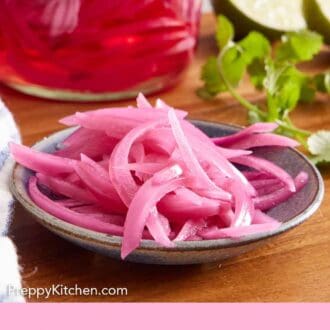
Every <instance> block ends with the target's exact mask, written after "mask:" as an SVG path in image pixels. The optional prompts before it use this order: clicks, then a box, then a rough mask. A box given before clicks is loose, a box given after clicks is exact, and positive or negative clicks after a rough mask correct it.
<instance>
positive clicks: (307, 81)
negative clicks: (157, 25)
mask: <svg viewBox="0 0 330 330" xmlns="http://www.w3.org/2000/svg"><path fill="white" fill-rule="evenodd" d="M234 34H235V31H234V27H233V24H232V23H231V22H230V21H229V20H228V19H227V18H226V17H225V16H222V15H220V16H219V17H218V22H217V29H216V41H217V45H218V48H219V50H220V51H219V54H218V55H217V56H211V57H209V58H208V60H207V61H206V63H205V64H204V66H203V68H202V75H201V78H202V80H203V82H204V86H203V87H202V88H200V89H198V91H197V94H198V95H199V96H200V97H202V98H204V99H212V98H214V97H215V96H216V95H218V94H221V93H223V92H229V93H230V94H231V95H232V96H233V97H234V98H235V99H236V100H237V101H238V102H239V103H240V104H241V105H242V106H243V107H245V108H246V109H247V110H248V118H249V121H250V122H251V123H253V122H259V121H266V122H272V121H273V122H276V123H277V124H278V125H279V128H278V130H277V132H278V133H279V134H283V135H286V136H290V137H292V138H295V139H296V140H298V141H299V142H300V143H301V144H302V145H303V146H304V147H305V148H306V149H307V150H308V151H309V152H310V153H311V155H312V156H311V159H312V160H313V161H314V162H315V163H316V164H318V163H329V164H330V131H321V132H317V133H315V134H312V133H311V132H309V131H306V130H303V129H300V128H298V127H296V126H295V125H294V123H293V122H292V121H291V119H290V113H291V112H292V111H293V110H294V109H295V107H296V106H297V104H298V103H299V102H312V101H313V100H314V98H315V95H316V93H326V94H330V71H329V72H323V73H319V74H316V75H314V76H312V75H307V74H306V73H304V72H302V71H300V70H299V69H298V68H297V64H298V63H300V62H305V61H310V60H312V59H313V57H314V56H315V55H316V54H318V53H319V52H320V50H321V47H322V43H323V42H322V36H321V35H319V34H318V33H315V32H312V31H309V30H302V31H297V32H289V33H286V34H284V35H283V36H282V38H281V41H280V42H279V44H278V45H277V46H276V47H275V49H274V51H272V47H271V45H270V42H269V40H268V39H267V38H266V37H265V36H264V35H263V34H261V33H260V32H257V31H251V32H250V33H249V34H248V35H247V36H246V37H245V38H243V39H241V40H239V41H237V42H235V41H234ZM246 72H247V73H248V74H249V78H250V81H251V83H252V84H253V85H254V86H255V88H257V89H259V90H264V91H265V93H266V106H265V107H263V108H262V107H260V106H258V105H255V104H253V103H251V102H250V101H248V100H247V99H246V98H244V97H243V96H242V95H240V94H239V92H238V91H237V90H236V88H237V87H238V85H239V83H240V81H241V80H242V78H243V76H244V74H245V73H246Z"/></svg>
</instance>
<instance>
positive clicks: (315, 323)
mask: <svg viewBox="0 0 330 330" xmlns="http://www.w3.org/2000/svg"><path fill="white" fill-rule="evenodd" d="M329 311H330V308H329V304H306V303H305V304H197V303H195V304H190V303H189V304H26V305H24V304H21V305H19V304H18V305H14V304H7V305H5V304H3V305H1V306H0V320H1V326H0V329H18V327H17V326H20V328H19V329H28V328H31V329H36V330H39V329H47V330H52V329H57V330H60V329H79V330H80V329H87V328H88V329H91V330H96V329H98V328H97V326H102V329H103V328H106V329H143V330H148V329H153V330H160V329H189V330H191V329H208V328H207V327H209V328H210V329H224V330H232V329H244V330H245V329H254V330H257V329H263V330H271V329H277V330H286V329H290V330H291V329H292V330H293V329H299V330H303V329H309V330H311V329H315V330H316V329H317V330H323V329H329V325H330V324H329ZM29 324H31V325H32V326H33V328H32V327H28V325H29ZM15 325H16V326H15ZM71 327H72V328H71Z"/></svg>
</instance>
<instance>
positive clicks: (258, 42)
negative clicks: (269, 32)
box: [238, 31, 271, 64]
mask: <svg viewBox="0 0 330 330" xmlns="http://www.w3.org/2000/svg"><path fill="white" fill-rule="evenodd" d="M238 45H239V46H240V47H241V48H242V53H243V54H244V59H245V62H246V64H250V63H252V61H254V60H255V59H264V58H265V57H266V56H268V55H269V54H270V50H271V47H270V43H269V41H268V39H267V38H266V37H265V36H264V35H263V34H261V33H260V32H256V31H251V32H250V33H249V34H248V35H247V36H246V37H245V38H244V39H242V40H241V41H240V42H238Z"/></svg>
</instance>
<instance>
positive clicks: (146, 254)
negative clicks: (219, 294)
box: [10, 121, 324, 265]
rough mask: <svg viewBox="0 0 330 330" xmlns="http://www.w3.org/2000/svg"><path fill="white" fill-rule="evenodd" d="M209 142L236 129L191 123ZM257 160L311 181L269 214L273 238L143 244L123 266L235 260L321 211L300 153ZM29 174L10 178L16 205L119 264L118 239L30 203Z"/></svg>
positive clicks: (309, 167)
mask: <svg viewBox="0 0 330 330" xmlns="http://www.w3.org/2000/svg"><path fill="white" fill-rule="evenodd" d="M193 123H194V124H195V125H196V126H197V127H199V128H200V129H201V130H202V131H204V132H205V133H206V134H207V135H208V136H210V137H214V136H225V135H228V134H232V133H234V132H237V131H238V130H239V129H240V128H239V127H236V126H231V125H227V124H218V123H212V122H205V121H193ZM72 131H73V129H66V130H62V131H60V132H57V133H55V134H52V135H50V136H49V137H47V138H44V139H43V140H42V141H40V142H38V143H36V144H35V145H34V146H33V148H34V149H36V150H41V151H46V152H52V151H54V150H55V148H56V146H57V145H58V143H59V142H61V141H63V140H64V139H65V138H66V137H67V136H68V135H69V134H71V133H72ZM255 154H256V155H257V156H259V157H263V158H265V159H268V160H271V161H272V162H274V163H276V164H277V165H279V166H281V167H282V168H284V169H285V170H286V171H287V172H288V173H289V174H290V175H292V176H296V175H297V174H298V172H300V171H302V170H303V171H305V172H307V173H308V175H309V181H308V183H307V185H306V186H305V187H304V188H303V189H302V190H300V191H299V192H298V193H296V194H295V195H293V196H292V197H291V198H290V199H289V200H287V201H286V202H285V203H282V204H280V205H278V206H276V207H275V208H273V209H272V210H270V211H269V212H268V213H269V214H270V215H271V216H273V217H274V218H276V219H278V220H279V221H281V222H282V225H281V226H280V227H279V228H278V229H276V230H274V231H271V232H263V233H258V234H252V235H247V236H245V237H242V238H240V239H235V240H232V239H218V240H203V241H191V242H178V243H177V245H176V247H175V248H171V249H169V248H164V247H160V246H158V245H157V244H156V243H155V242H154V241H151V240H142V241H141V244H140V247H139V248H138V249H136V250H135V251H134V252H133V253H132V254H130V255H129V256H128V257H127V259H126V260H127V261H132V262H139V263H148V264H167V265H178V264H198V263H207V262H213V261H219V260H223V259H226V258H230V257H234V256H238V255H240V254H242V253H245V252H248V251H250V250H252V249H255V248H256V247H258V246H260V245H262V244H265V243H266V242H267V241H268V240H269V239H271V238H273V237H275V236H277V235H280V234H282V233H284V232H286V231H288V230H289V229H292V228H294V227H295V226H297V225H299V224H301V223H302V222H304V221H306V220H307V219H309V218H310V217H311V215H312V214H313V213H314V212H315V211H316V210H317V208H318V207H319V206H320V204H321V202H322V199H323V195H324V185H323V180H322V177H321V175H320V173H319V171H318V170H317V168H316V167H315V166H314V165H313V164H312V163H311V162H310V161H309V160H308V159H307V158H306V157H305V156H304V155H303V154H301V153H300V152H298V151H296V150H294V149H291V148H281V147H263V148H256V149H255ZM31 175H33V172H32V171H30V170H28V169H26V168H24V167H23V166H21V165H19V164H16V165H15V167H14V170H13V173H12V176H11V182H10V186H11V190H12V192H13V194H14V195H15V197H16V199H17V200H18V201H19V202H20V203H21V204H22V205H23V207H24V208H25V209H26V210H27V211H28V212H29V213H31V214H32V215H33V216H34V217H35V219H36V220H37V221H38V222H39V223H40V224H41V225H43V226H44V227H46V228H48V229H49V230H50V231H52V232H53V233H55V234H57V235H59V236H61V237H63V238H64V239H66V240H68V241H71V242H72V243H74V244H77V245H80V246H81V247H84V248H86V249H89V250H93V251H95V252H99V253H102V254H105V255H108V256H110V257H114V258H120V248H121V241H122V239H121V237H118V236H111V235H107V234H102V233H98V232H95V231H92V230H88V229H85V228H81V227H78V226H75V225H72V224H70V223H67V222H65V221H63V220H61V219H59V218H56V217H54V216H52V215H51V214H49V213H47V212H45V211H44V210H42V209H41V208H39V207H38V206H37V205H36V204H35V203H34V202H33V201H32V200H31V198H30V197H29V194H28V191H27V182H28V180H29V177H30V176H31Z"/></svg>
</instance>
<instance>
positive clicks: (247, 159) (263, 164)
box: [232, 156, 296, 192]
mask: <svg viewBox="0 0 330 330" xmlns="http://www.w3.org/2000/svg"><path fill="white" fill-rule="evenodd" d="M232 161H233V162H234V163H236V164H240V165H245V166H248V167H251V168H254V169H256V170H258V171H261V172H266V173H269V174H270V175H273V176H275V177H277V178H278V179H279V180H281V181H283V183H285V185H286V186H287V187H288V188H289V190H290V191H292V192H295V191H296V187H295V184H294V181H293V179H292V177H291V176H290V175H289V174H288V173H287V172H286V171H284V170H283V169H282V168H281V167H279V166H277V165H275V164H274V163H271V162H270V161H268V160H266V159H263V158H259V157H255V156H241V157H237V158H233V159H232Z"/></svg>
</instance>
